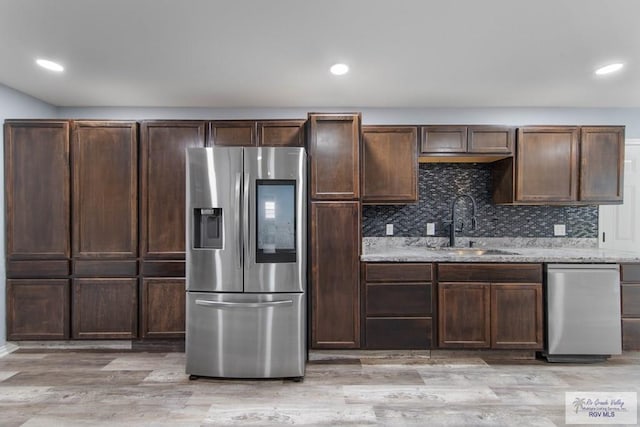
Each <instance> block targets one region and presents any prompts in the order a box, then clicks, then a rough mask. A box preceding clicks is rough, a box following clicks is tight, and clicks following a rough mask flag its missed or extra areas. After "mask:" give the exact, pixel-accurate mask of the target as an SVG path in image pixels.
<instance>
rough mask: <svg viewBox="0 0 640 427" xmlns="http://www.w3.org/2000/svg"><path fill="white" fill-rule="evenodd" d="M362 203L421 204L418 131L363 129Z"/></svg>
mask: <svg viewBox="0 0 640 427" xmlns="http://www.w3.org/2000/svg"><path fill="white" fill-rule="evenodd" d="M362 201H363V202H380V203H398V202H407V203H413V202H416V201H418V130H417V128H415V127H381V126H363V127H362Z"/></svg>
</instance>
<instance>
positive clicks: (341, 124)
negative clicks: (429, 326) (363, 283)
mask: <svg viewBox="0 0 640 427" xmlns="http://www.w3.org/2000/svg"><path fill="white" fill-rule="evenodd" d="M360 123H361V118H360V114H319V113H311V114H309V120H308V126H309V145H308V153H309V160H310V190H309V194H310V205H311V206H310V212H311V222H310V254H309V257H310V260H311V301H312V303H311V343H310V345H311V347H312V348H318V349H320V348H359V347H360V295H359V265H360V261H359V255H360V241H361V225H360V222H361V221H360V187H359V167H360V150H359V147H360Z"/></svg>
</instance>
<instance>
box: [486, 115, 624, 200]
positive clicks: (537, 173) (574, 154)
mask: <svg viewBox="0 0 640 427" xmlns="http://www.w3.org/2000/svg"><path fill="white" fill-rule="evenodd" d="M516 152H517V155H516V158H515V160H512V159H505V160H501V161H499V162H496V163H495V164H494V167H493V200H494V202H495V203H499V204H500V203H502V204H545V205H552V204H558V205H570V204H617V203H622V195H623V189H622V179H623V175H624V173H623V157H624V127H622V126H612V127H607V126H592V127H582V128H579V127H576V126H531V127H523V128H519V129H518V134H517V142H516Z"/></svg>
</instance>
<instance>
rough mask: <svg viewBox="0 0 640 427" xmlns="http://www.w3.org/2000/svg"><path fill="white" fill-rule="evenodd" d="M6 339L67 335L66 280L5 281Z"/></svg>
mask: <svg viewBox="0 0 640 427" xmlns="http://www.w3.org/2000/svg"><path fill="white" fill-rule="evenodd" d="M7 338H8V339H10V340H64V339H68V338H69V281H68V280H65V279H35V280H34V279H29V280H27V279H21V280H7Z"/></svg>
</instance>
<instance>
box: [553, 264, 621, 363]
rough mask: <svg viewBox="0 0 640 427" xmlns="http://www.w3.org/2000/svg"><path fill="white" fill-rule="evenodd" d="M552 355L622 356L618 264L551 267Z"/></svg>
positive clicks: (560, 265)
mask: <svg viewBox="0 0 640 427" xmlns="http://www.w3.org/2000/svg"><path fill="white" fill-rule="evenodd" d="M546 278H547V283H546V296H547V339H548V347H547V348H548V355H549V356H551V357H553V356H554V355H581V356H582V355H584V356H588V355H591V356H596V355H601V356H608V355H612V354H620V353H621V352H622V345H621V325H620V279H619V269H618V265H616V264H585V265H581V264H550V265H548V266H547V269H546Z"/></svg>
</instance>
